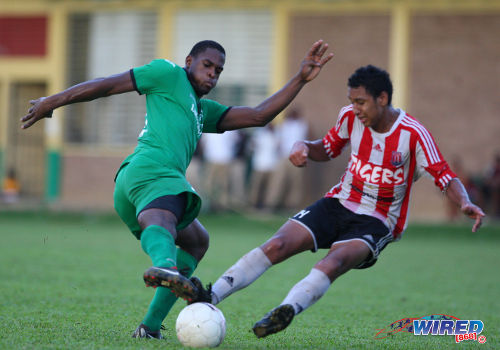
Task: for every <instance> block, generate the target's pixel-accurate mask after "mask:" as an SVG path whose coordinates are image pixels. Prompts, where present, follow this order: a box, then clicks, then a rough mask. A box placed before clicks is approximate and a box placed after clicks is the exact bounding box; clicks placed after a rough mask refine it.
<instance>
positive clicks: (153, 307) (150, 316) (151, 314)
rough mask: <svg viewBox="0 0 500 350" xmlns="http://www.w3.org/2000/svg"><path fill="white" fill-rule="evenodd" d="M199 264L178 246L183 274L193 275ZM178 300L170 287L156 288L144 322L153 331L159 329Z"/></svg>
mask: <svg viewBox="0 0 500 350" xmlns="http://www.w3.org/2000/svg"><path fill="white" fill-rule="evenodd" d="M197 265H198V261H196V259H195V258H194V257H193V256H192V255H191V254H189V253H188V252H186V251H184V250H182V249H181V248H177V268H178V269H179V272H180V273H181V274H182V275H183V276H185V277H187V278H189V277H191V275H192V274H193V272H194V270H195V269H196V266H197ZM176 301H177V297H176V296H175V294H174V293H172V291H171V290H170V289H168V288H164V287H158V288H156V293H155V296H154V297H153V300H152V301H151V304H150V305H149V309H148V313H147V314H146V316H145V317H144V320H143V321H142V323H143V324H145V325H146V326H148V327H149V329H150V330H151V331H153V332H155V331H157V330H159V329H160V327H161V323H162V322H163V320H164V319H165V317H167V314H168V313H169V311H170V309H171V308H172V306H174V304H175V302H176Z"/></svg>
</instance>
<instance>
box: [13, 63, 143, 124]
mask: <svg viewBox="0 0 500 350" xmlns="http://www.w3.org/2000/svg"><path fill="white" fill-rule="evenodd" d="M133 90H134V84H133V82H132V77H131V76H130V72H128V71H127V72H124V73H120V74H116V75H112V76H109V77H107V78H97V79H93V80H89V81H86V82H83V83H80V84H77V85H74V86H72V87H70V88H68V89H66V90H64V91H62V92H59V93H57V94H54V95H51V96H48V97H40V98H39V99H36V100H31V101H30V103H31V104H32V105H33V106H32V107H31V108H30V109H29V110H28V114H26V115H25V116H24V117H23V118H21V122H23V123H24V124H23V125H22V126H21V127H22V128H23V129H26V128H29V127H30V126H31V125H33V124H34V123H36V122H37V121H39V120H40V119H43V118H50V117H52V112H53V111H54V109H56V108H59V107H62V106H65V105H69V104H72V103H77V102H85V101H92V100H95V99H97V98H100V97H106V96H111V95H116V94H121V93H124V92H129V91H133Z"/></svg>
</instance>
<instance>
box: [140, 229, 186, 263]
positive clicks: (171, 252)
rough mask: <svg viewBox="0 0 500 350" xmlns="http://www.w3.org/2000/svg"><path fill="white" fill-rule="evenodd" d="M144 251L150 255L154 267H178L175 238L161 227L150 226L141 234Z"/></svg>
mask: <svg viewBox="0 0 500 350" xmlns="http://www.w3.org/2000/svg"><path fill="white" fill-rule="evenodd" d="M141 246H142V249H143V250H144V251H145V252H146V254H148V255H149V257H150V258H151V261H152V262H153V266H158V267H173V266H176V255H177V253H176V249H177V248H176V246H175V241H174V237H173V236H172V234H171V233H170V232H168V230H167V229H166V228H164V227H161V226H156V225H151V226H148V227H147V228H146V229H145V230H144V231H142V234H141Z"/></svg>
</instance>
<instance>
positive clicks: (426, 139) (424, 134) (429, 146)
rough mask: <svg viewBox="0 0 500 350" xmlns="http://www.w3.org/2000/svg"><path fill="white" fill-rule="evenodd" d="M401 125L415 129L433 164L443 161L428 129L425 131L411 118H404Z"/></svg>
mask: <svg viewBox="0 0 500 350" xmlns="http://www.w3.org/2000/svg"><path fill="white" fill-rule="evenodd" d="M401 123H402V124H403V125H405V126H408V127H410V128H413V129H414V130H415V131H416V132H417V133H418V135H419V136H420V139H421V140H422V141H423V143H424V146H425V148H424V151H425V153H427V154H428V156H429V159H430V160H431V164H435V163H439V162H440V161H441V159H440V157H439V153H438V152H437V149H436V145H435V143H434V141H433V140H432V137H431V135H430V134H429V132H428V131H427V129H425V128H424V126H423V125H422V124H420V123H419V122H417V121H416V120H414V119H410V118H409V117H405V118H403V121H402V122H401Z"/></svg>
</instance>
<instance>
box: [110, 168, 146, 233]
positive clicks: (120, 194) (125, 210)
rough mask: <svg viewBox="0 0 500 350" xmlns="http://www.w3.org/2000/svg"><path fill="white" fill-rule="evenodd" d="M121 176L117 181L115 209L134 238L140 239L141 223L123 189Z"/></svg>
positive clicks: (114, 200) (114, 196) (114, 198)
mask: <svg viewBox="0 0 500 350" xmlns="http://www.w3.org/2000/svg"><path fill="white" fill-rule="evenodd" d="M120 174H121V173H120ZM120 174H118V177H117V179H116V185H115V190H114V193H113V203H114V207H115V210H116V212H117V213H118V216H119V217H120V218H121V219H122V221H123V222H124V223H125V224H126V225H127V227H128V228H129V230H130V231H131V232H132V233H133V234H134V236H136V238H137V239H139V238H140V235H141V232H142V229H141V227H140V225H139V222H138V221H137V217H136V208H135V206H134V205H133V204H132V203H131V202H130V200H129V199H128V197H127V195H126V190H125V189H124V188H123V183H122V181H121V176H120Z"/></svg>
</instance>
